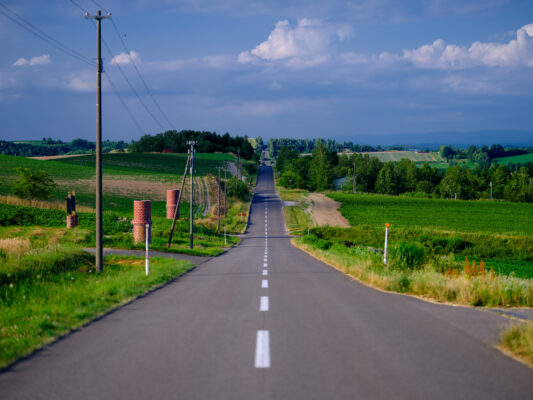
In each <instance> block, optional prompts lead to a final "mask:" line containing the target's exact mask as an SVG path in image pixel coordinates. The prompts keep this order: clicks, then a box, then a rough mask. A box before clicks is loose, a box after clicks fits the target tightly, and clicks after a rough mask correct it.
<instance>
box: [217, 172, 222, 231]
mask: <svg viewBox="0 0 533 400" xmlns="http://www.w3.org/2000/svg"><path fill="white" fill-rule="evenodd" d="M217 168H218V196H217V198H218V221H217V232H219V231H220V168H221V167H220V166H219V167H217Z"/></svg>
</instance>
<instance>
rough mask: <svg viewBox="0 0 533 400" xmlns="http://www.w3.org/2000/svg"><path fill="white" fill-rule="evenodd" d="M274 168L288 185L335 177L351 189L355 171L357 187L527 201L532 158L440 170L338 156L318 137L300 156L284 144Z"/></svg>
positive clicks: (324, 186)
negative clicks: (517, 164)
mask: <svg viewBox="0 0 533 400" xmlns="http://www.w3.org/2000/svg"><path fill="white" fill-rule="evenodd" d="M275 170H276V173H277V174H278V177H279V179H280V180H279V183H280V184H281V185H282V186H284V187H287V188H301V189H307V190H317V191H323V190H331V189H334V180H335V179H336V178H341V177H346V178H347V179H346V183H345V184H344V186H343V187H342V190H345V191H352V190H353V181H354V180H353V177H354V172H355V174H356V182H357V185H356V190H357V192H366V193H379V194H388V195H410V196H417V197H429V198H456V197H457V199H463V200H474V199H489V198H490V196H491V192H490V191H491V188H490V183H491V182H492V196H493V198H494V199H503V200H508V201H520V202H531V201H532V193H531V178H532V177H533V163H529V164H527V165H525V166H521V167H520V168H518V169H516V170H512V169H511V168H509V167H507V166H505V165H498V164H494V165H492V166H490V167H489V168H479V167H478V168H475V169H470V168H467V167H464V166H461V165H455V166H452V167H449V168H447V169H446V170H445V171H444V172H439V170H438V169H437V168H434V167H431V166H430V165H429V164H428V163H425V164H423V165H422V166H421V167H417V165H416V164H415V163H414V162H413V161H411V160H408V159H402V160H400V161H399V162H390V161H389V162H385V163H383V162H381V161H379V159H378V158H376V157H370V156H369V155H368V154H364V155H363V154H356V153H354V154H352V155H350V156H348V155H346V154H342V155H340V156H339V155H338V154H337V152H336V151H330V150H329V149H328V148H327V147H326V146H325V145H324V144H323V143H322V142H320V141H319V142H317V144H316V146H315V148H314V150H313V152H312V155H311V156H304V157H300V155H299V154H298V152H296V151H295V150H293V149H292V148H290V147H282V148H281V149H280V151H279V154H278V157H277V159H276V164H275Z"/></svg>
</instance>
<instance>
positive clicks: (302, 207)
mask: <svg viewBox="0 0 533 400" xmlns="http://www.w3.org/2000/svg"><path fill="white" fill-rule="evenodd" d="M276 190H277V192H278V193H279V196H280V198H281V200H282V201H287V202H289V201H290V202H297V203H298V205H292V206H285V207H283V214H284V216H285V225H286V226H287V229H288V230H289V231H290V232H291V233H303V232H304V231H305V232H307V228H308V227H311V226H314V224H315V223H314V221H313V219H312V218H311V215H310V213H309V212H307V211H306V210H307V209H308V208H309V200H308V199H307V196H308V195H309V192H308V191H307V190H302V189H285V188H284V187H282V186H276Z"/></svg>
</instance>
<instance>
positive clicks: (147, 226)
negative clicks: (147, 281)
mask: <svg viewBox="0 0 533 400" xmlns="http://www.w3.org/2000/svg"><path fill="white" fill-rule="evenodd" d="M144 227H145V228H146V260H145V271H146V276H148V274H149V273H150V254H149V253H148V247H149V243H150V224H145V225H144Z"/></svg>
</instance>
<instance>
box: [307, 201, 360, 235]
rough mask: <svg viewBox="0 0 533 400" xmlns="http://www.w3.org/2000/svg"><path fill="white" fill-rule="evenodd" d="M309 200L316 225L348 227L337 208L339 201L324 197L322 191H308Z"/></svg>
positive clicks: (346, 221)
mask: <svg viewBox="0 0 533 400" xmlns="http://www.w3.org/2000/svg"><path fill="white" fill-rule="evenodd" d="M309 200H311V201H312V203H311V213H312V214H313V219H314V220H315V222H316V224H317V225H329V226H339V227H341V228H349V227H350V224H349V222H348V220H347V219H346V218H344V217H343V216H342V214H341V213H340V211H339V210H338V208H339V207H340V205H341V203H338V202H336V201H334V200H332V199H330V198H329V197H326V195H324V194H323V193H309Z"/></svg>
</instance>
